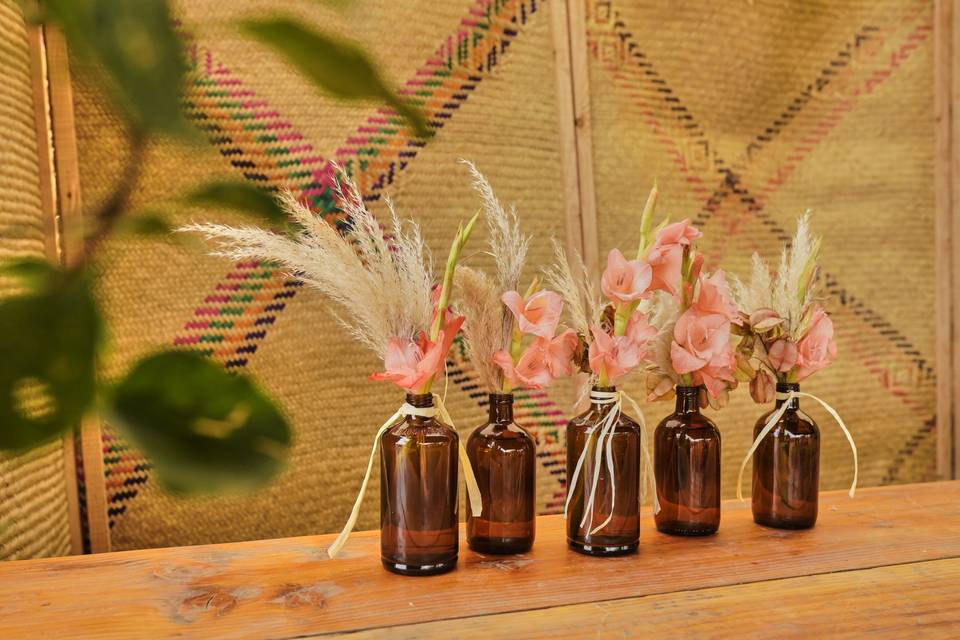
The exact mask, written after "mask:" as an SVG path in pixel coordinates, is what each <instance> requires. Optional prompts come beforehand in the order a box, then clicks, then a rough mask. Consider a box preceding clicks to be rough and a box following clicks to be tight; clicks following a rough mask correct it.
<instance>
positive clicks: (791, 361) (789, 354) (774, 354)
mask: <svg viewBox="0 0 960 640" xmlns="http://www.w3.org/2000/svg"><path fill="white" fill-rule="evenodd" d="M798 357H799V352H798V350H797V343H795V342H790V341H789V340H784V339H782V338H781V339H780V340H777V341H776V342H774V343H773V344H772V345H770V348H769V349H768V350H767V359H768V360H769V361H770V366H771V367H773V368H774V369H776V370H777V371H783V372H787V371H790V369H793V367H794V366H795V365H796V364H797V358H798Z"/></svg>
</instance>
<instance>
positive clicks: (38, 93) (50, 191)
mask: <svg viewBox="0 0 960 640" xmlns="http://www.w3.org/2000/svg"><path fill="white" fill-rule="evenodd" d="M29 6H31V7H32V8H33V9H36V8H37V7H36V5H35V3H32V4H31V5H29ZM27 40H28V43H29V46H30V76H31V80H32V85H33V116H34V127H35V130H36V135H37V166H38V167H39V174H40V205H41V207H42V209H43V239H44V250H45V253H46V256H47V259H49V260H50V261H51V262H54V263H58V264H59V263H61V262H62V258H63V257H62V255H61V253H60V250H61V242H60V236H61V234H60V214H59V210H58V202H57V182H56V177H57V176H56V172H55V171H54V148H53V124H52V122H51V118H50V114H51V106H50V84H49V81H48V66H47V44H46V33H45V29H44V27H43V25H41V24H28V25H27ZM63 469H64V491H65V492H66V496H67V521H68V526H69V529H70V552H71V553H74V554H79V553H83V539H82V531H81V524H80V501H79V494H78V488H77V462H76V456H75V455H74V434H73V433H72V432H70V433H68V434H67V435H65V436H64V437H63Z"/></svg>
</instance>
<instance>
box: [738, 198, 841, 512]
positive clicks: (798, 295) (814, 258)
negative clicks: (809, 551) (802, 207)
mask: <svg viewBox="0 0 960 640" xmlns="http://www.w3.org/2000/svg"><path fill="white" fill-rule="evenodd" d="M819 257H820V238H816V237H814V236H813V235H812V234H811V232H810V216H809V214H805V215H803V216H802V217H801V218H800V219H799V220H798V221H797V231H796V234H795V236H794V237H793V240H792V242H791V244H790V246H789V247H784V249H783V252H782V253H781V256H780V262H779V265H778V268H777V271H776V274H775V276H774V277H771V272H770V267H769V265H768V264H767V263H766V261H764V260H763V258H761V257H760V255H759V254H756V253H755V254H753V265H752V271H751V275H750V280H749V281H747V282H741V281H739V280H736V279H734V280H733V293H734V297H735V299H736V301H737V304H738V306H739V308H740V314H741V333H742V334H743V338H742V339H741V341H740V344H739V345H738V363H739V366H738V370H739V371H740V372H742V373H744V374H745V375H746V376H747V377H748V378H749V381H750V395H751V396H752V397H753V399H754V401H755V402H757V403H758V404H765V403H769V402H771V401H773V400H774V399H776V400H777V406H776V408H775V409H774V410H772V411H770V412H769V413H767V414H766V415H764V416H763V417H761V419H760V420H759V421H758V423H757V426H756V428H755V433H754V436H755V440H754V443H753V445H752V446H751V448H750V450H749V452H748V453H747V455H746V456H745V458H744V460H743V463H742V464H741V466H740V475H739V478H738V481H737V495H738V496H740V495H741V493H740V487H741V484H742V477H743V472H744V469H745V468H746V465H747V463H748V462H749V461H750V459H751V457H753V459H754V516H755V518H759V519H760V520H764V522H763V523H764V524H771V525H772V526H791V527H792V528H796V527H800V526H812V525H813V522H814V521H815V520H816V508H817V494H818V483H817V478H818V476H819V442H820V439H819V430H818V428H817V425H816V423H814V422H813V420H812V419H811V418H810V417H809V416H807V415H806V414H804V413H802V412H801V411H800V410H799V401H798V399H799V398H800V397H808V398H811V399H813V400H815V401H817V402H819V403H820V404H822V405H823V406H824V407H825V408H826V409H827V411H828V412H829V413H830V414H831V415H832V416H833V417H834V418H835V419H836V420H837V423H838V424H839V425H840V428H841V429H842V430H843V432H844V434H845V435H846V437H847V439H848V440H849V442H850V445H851V447H852V448H853V453H854V469H855V470H854V478H853V484H852V485H851V487H850V496H851V497H852V496H853V495H854V491H855V489H856V483H857V471H856V468H857V465H856V460H857V452H856V446H855V445H854V442H853V437H852V436H851V435H850V432H849V430H848V429H847V428H846V425H844V423H843V421H842V420H841V419H840V416H839V415H838V414H837V413H836V411H835V410H834V409H833V408H832V407H830V406H829V405H827V404H826V403H825V402H823V401H822V400H820V399H819V398H817V397H816V396H813V395H811V394H808V393H801V392H800V385H799V383H800V382H802V381H804V380H806V379H807V378H809V377H810V376H811V375H813V374H814V373H816V372H817V371H820V370H821V369H824V368H826V367H827V366H829V365H830V364H831V363H832V362H833V361H834V360H835V359H836V357H837V346H836V343H835V341H834V339H833V321H832V320H831V319H830V316H829V315H828V314H827V312H826V310H825V309H824V306H823V293H822V287H821V279H820V277H819V274H820V267H819ZM771 433H772V435H771ZM768 435H769V437H768ZM755 454H756V456H755ZM774 457H778V458H782V460H781V463H780V464H779V465H777V466H779V468H780V471H781V472H782V473H780V474H779V475H778V474H775V473H774V469H773V466H774V460H773V458H774ZM791 465H793V466H796V467H797V468H795V469H793V470H792V471H790V470H789V469H788V467H790V466H791ZM798 465H799V466H798ZM801 467H802V468H801ZM784 497H785V499H781V498H784ZM760 512H762V514H761V515H758V513H760ZM772 512H775V513H772ZM758 521H759V520H758Z"/></svg>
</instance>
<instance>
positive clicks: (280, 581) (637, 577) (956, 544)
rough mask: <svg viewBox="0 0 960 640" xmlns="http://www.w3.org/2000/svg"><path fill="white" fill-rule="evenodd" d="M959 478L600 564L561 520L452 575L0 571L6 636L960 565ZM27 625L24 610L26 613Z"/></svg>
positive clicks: (531, 603) (317, 623) (222, 555)
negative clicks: (785, 523) (807, 526)
mask: <svg viewBox="0 0 960 640" xmlns="http://www.w3.org/2000/svg"><path fill="white" fill-rule="evenodd" d="M958 500H960V482H949V483H931V484H924V485H904V486H899V487H883V488H874V489H865V490H863V491H862V492H861V493H859V494H858V496H857V498H856V499H854V500H851V499H849V498H847V497H846V494H845V493H843V492H831V493H825V494H823V497H822V501H821V517H820V521H819V523H818V525H817V527H816V528H814V529H812V530H809V531H799V532H787V531H779V530H773V529H765V528H762V527H759V526H757V525H755V524H754V523H753V521H752V518H751V515H750V510H749V506H748V505H747V504H745V503H744V504H741V503H735V502H726V503H724V514H723V520H722V523H721V527H720V533H719V534H718V535H716V536H713V537H710V538H700V539H683V538H673V537H670V536H665V535H661V534H658V533H657V532H656V531H655V529H654V527H653V525H652V522H651V518H650V514H649V513H645V514H644V523H643V532H642V536H641V552H640V553H639V554H638V555H635V556H628V557H623V558H606V559H597V558H588V557H585V556H581V555H578V554H575V553H573V552H571V551H569V550H568V549H567V548H566V544H565V539H564V534H563V527H562V524H563V523H562V520H561V519H560V518H559V517H557V516H547V517H544V518H541V519H540V520H539V523H538V533H537V535H538V538H537V542H536V544H535V546H534V549H533V551H532V552H531V553H529V554H526V555H523V556H516V557H509V558H497V557H492V556H490V557H484V556H481V555H478V554H474V553H471V552H469V551H467V550H464V551H462V553H461V558H460V566H459V568H458V570H457V571H454V572H452V573H450V574H446V575H442V576H435V577H431V578H405V577H401V576H395V575H393V574H389V573H387V572H386V571H385V570H383V569H382V568H381V566H380V563H379V534H378V532H364V533H359V534H356V535H354V536H353V537H352V538H351V539H350V541H349V542H348V544H347V545H346V547H345V548H344V551H343V557H342V559H341V558H338V559H337V560H329V559H327V557H326V551H325V549H326V546H327V545H328V544H329V543H330V541H331V540H332V538H333V536H329V535H327V536H308V537H301V538H287V539H280V540H265V541H257V542H245V543H234V544H222V545H210V546H202V547H178V548H172V549H152V550H142V551H129V552H121V553H113V554H106V555H94V556H85V557H74V558H57V559H46V560H30V561H22V562H12V563H6V564H4V565H0V586H2V588H0V614H6V615H0V637H2V638H18V637H43V636H45V635H46V636H49V635H51V634H55V632H56V630H58V629H59V630H62V629H69V630H70V631H71V637H74V638H92V637H97V638H147V637H149V638H157V637H167V636H171V635H177V636H179V637H195V638H232V637H238V636H243V637H267V638H287V637H297V636H305V635H311V634H314V635H316V634H320V633H332V632H336V631H350V630H357V629H369V628H376V627H386V626H391V625H405V624H415V623H422V622H428V621H435V620H441V619H450V618H462V617H470V616H482V615H490V614H501V613H508V612H513V611H526V610H531V609H538V608H546V607H560V606H568V605H574V604H584V603H589V602H597V601H604V600H613V599H620V598H637V597H642V596H649V595H656V594H667V593H673V592H677V591H685V590H692V589H705V588H714V587H725V586H730V585H736V584H745V583H753V582H759V581H768V580H776V579H784V578H792V577H798V576H804V575H816V574H824V573H831V572H838V571H850V570H862V569H868V568H873V567H878V566H888V565H896V564H905V563H912V562H924V561H930V560H940V559H947V558H957V557H960V510H958V509H957V506H956V505H957V503H958ZM14 614H15V615H14Z"/></svg>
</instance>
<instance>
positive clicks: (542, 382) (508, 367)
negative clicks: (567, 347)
mask: <svg viewBox="0 0 960 640" xmlns="http://www.w3.org/2000/svg"><path fill="white" fill-rule="evenodd" d="M493 363H494V364H496V365H497V366H499V367H500V368H501V369H503V375H504V377H505V378H506V379H507V380H508V381H509V382H510V384H511V386H513V387H518V388H525V389H543V388H545V387H548V386H549V385H550V383H551V382H553V375H552V374H551V373H550V365H549V363H548V362H547V352H546V350H544V348H543V345H542V344H539V343H538V342H537V341H535V342H533V344H531V345H530V346H529V347H527V349H526V350H525V351H524V352H523V354H522V355H521V356H520V360H518V361H517V364H516V365H514V364H513V358H511V357H510V354H509V353H508V352H507V351H498V352H496V353H495V354H493Z"/></svg>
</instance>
